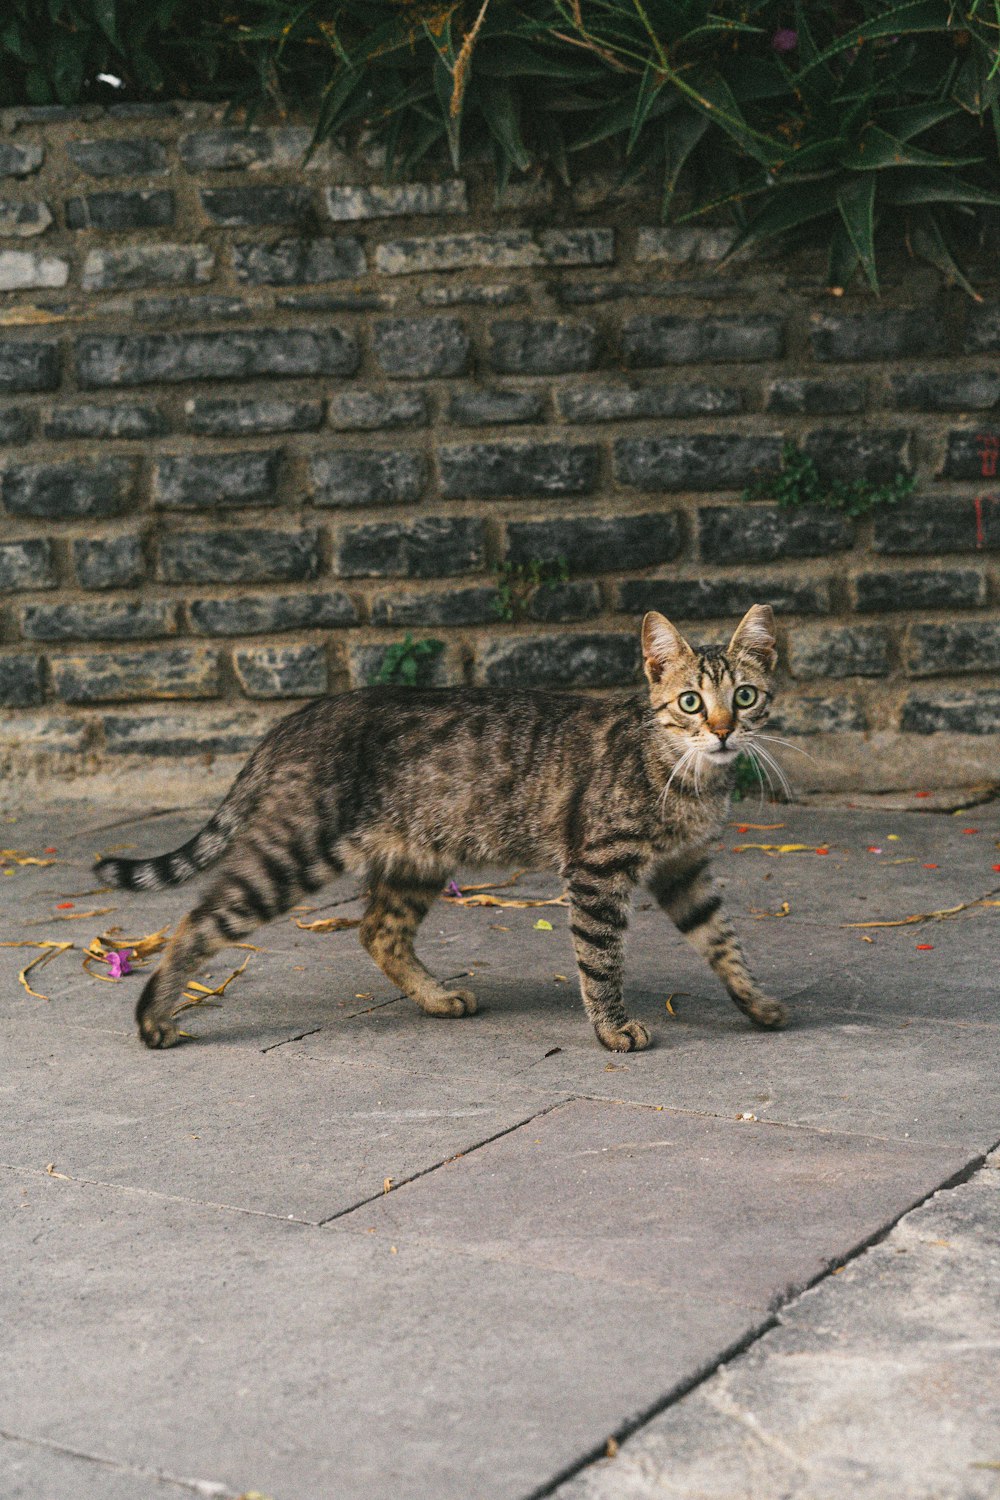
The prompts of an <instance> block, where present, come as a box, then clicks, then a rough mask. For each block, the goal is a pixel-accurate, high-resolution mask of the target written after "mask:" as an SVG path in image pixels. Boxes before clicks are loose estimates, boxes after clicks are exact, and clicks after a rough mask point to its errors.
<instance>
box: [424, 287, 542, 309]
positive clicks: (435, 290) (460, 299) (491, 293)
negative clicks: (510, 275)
mask: <svg viewBox="0 0 1000 1500" xmlns="http://www.w3.org/2000/svg"><path fill="white" fill-rule="evenodd" d="M417 297H418V299H419V300H420V301H421V302H423V303H424V305H425V306H426V307H459V306H462V305H463V304H468V305H469V306H470V307H511V306H513V305H514V303H516V302H527V300H528V289H527V287H524V286H516V285H515V284H514V283H512V282H509V281H503V282H492V283H490V282H473V283H469V282H462V281H459V282H455V283H453V284H452V285H450V286H422V287H421V288H420V290H419V292H418V293H417Z"/></svg>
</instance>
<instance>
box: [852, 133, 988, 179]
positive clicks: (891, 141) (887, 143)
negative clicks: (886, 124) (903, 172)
mask: <svg viewBox="0 0 1000 1500" xmlns="http://www.w3.org/2000/svg"><path fill="white" fill-rule="evenodd" d="M982 159H983V158H982V157H981V156H961V157H951V158H949V157H946V156H936V155H934V153H933V152H930V151H921V149H920V147H919V146H910V145H907V143H906V142H905V141H901V140H898V139H897V137H896V136H894V135H890V134H889V133H888V131H886V130H882V129H881V128H880V127H879V126H878V125H869V126H867V127H866V129H864V130H863V131H862V132H861V135H860V137H859V139H858V140H857V141H856V142H855V143H854V145H852V146H851V147H850V148H849V149H848V150H846V151H844V152H843V153H842V154H841V157H840V162H841V165H842V166H844V167H847V168H849V169H850V171H852V172H877V171H881V170H882V169H883V168H884V167H970V166H974V165H975V164H976V163H977V162H981V161H982Z"/></svg>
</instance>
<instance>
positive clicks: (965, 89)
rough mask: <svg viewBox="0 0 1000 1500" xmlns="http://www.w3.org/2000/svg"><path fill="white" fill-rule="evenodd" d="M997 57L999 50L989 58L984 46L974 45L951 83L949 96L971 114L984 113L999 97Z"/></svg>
mask: <svg viewBox="0 0 1000 1500" xmlns="http://www.w3.org/2000/svg"><path fill="white" fill-rule="evenodd" d="M998 57H1000V52H995V53H994V57H993V59H992V60H991V58H990V56H989V54H988V53H987V52H986V50H985V48H982V47H974V48H971V49H970V53H969V56H968V57H967V58H966V59H965V62H964V63H963V64H962V66H961V68H960V69H959V72H958V76H957V77H956V79H955V82H954V84H953V85H952V90H951V97H952V98H953V99H954V100H955V103H956V104H957V105H958V106H959V107H960V108H961V109H964V110H966V111H967V112H968V113H969V114H971V115H977V116H982V115H984V114H985V113H986V111H987V109H989V107H990V105H991V104H995V103H996V102H997V100H998V99H1000V74H998V73H997V66H996V60H997V58H998Z"/></svg>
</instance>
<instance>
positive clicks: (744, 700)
mask: <svg viewBox="0 0 1000 1500" xmlns="http://www.w3.org/2000/svg"><path fill="white" fill-rule="evenodd" d="M759 697H760V694H759V693H758V692H757V689H756V688H755V687H751V686H750V684H749V683H748V682H746V683H744V684H743V686H742V687H738V688H737V689H736V691H735V693H734V694H733V702H734V703H735V704H736V707H737V708H753V706H754V704H755V703H756V702H757V699H758V698H759Z"/></svg>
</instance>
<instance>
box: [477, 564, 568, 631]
mask: <svg viewBox="0 0 1000 1500" xmlns="http://www.w3.org/2000/svg"><path fill="white" fill-rule="evenodd" d="M568 581H569V563H568V562H567V561H566V559H565V557H556V558H552V559H551V560H549V561H546V560H545V559H544V558H540V557H531V558H529V559H528V561H527V562H523V563H514V562H502V563H500V565H499V567H498V568H497V597H496V601H495V603H494V608H495V610H496V613H497V618H498V619H501V620H511V621H517V620H523V619H525V618H526V617H527V614H528V608H529V605H530V604H531V599H532V595H533V594H534V593H535V591H536V590H537V589H540V588H549V589H554V588H557V587H558V586H559V584H561V583H567V582H568Z"/></svg>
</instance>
